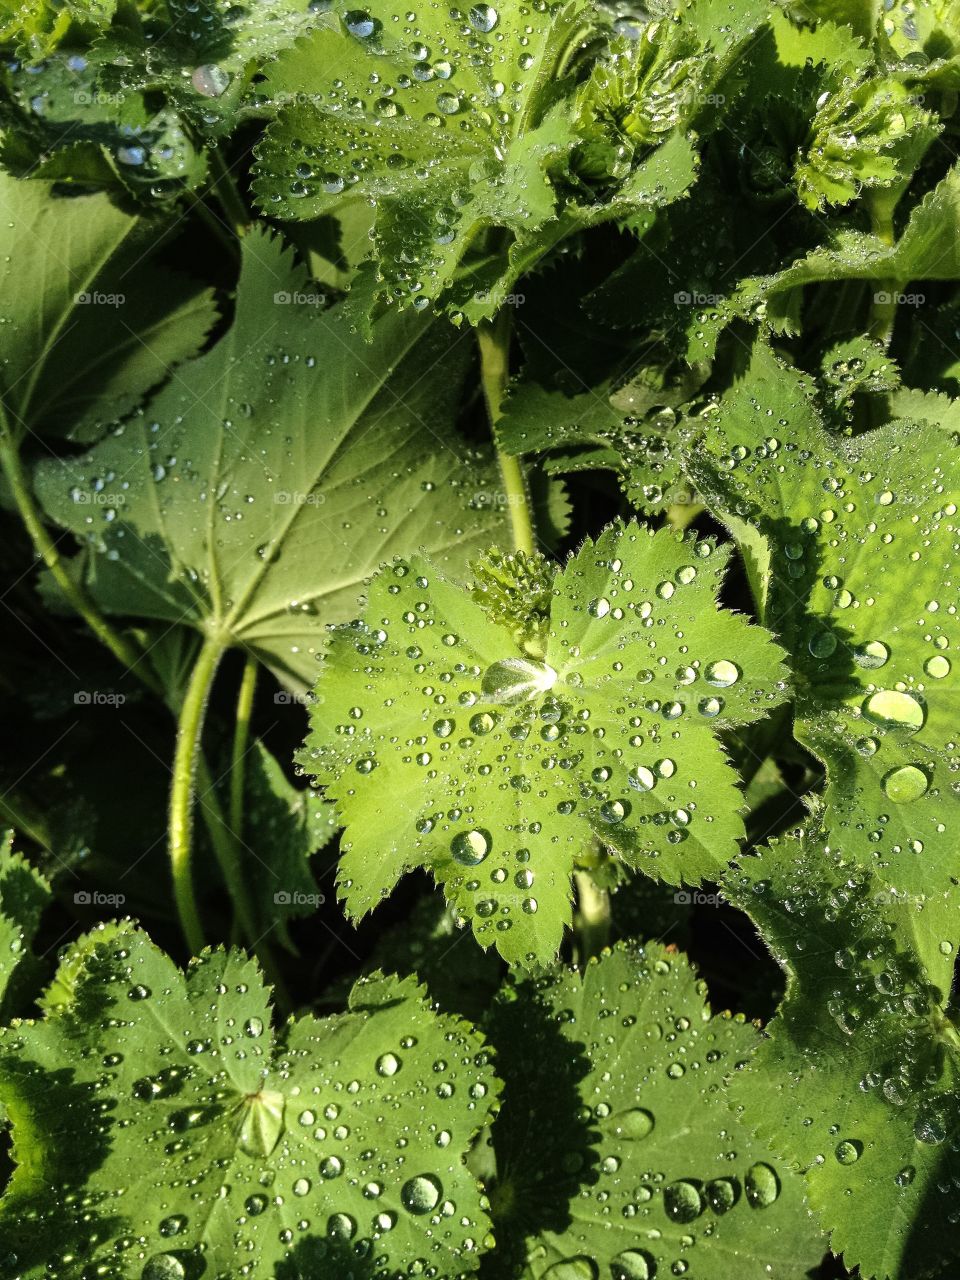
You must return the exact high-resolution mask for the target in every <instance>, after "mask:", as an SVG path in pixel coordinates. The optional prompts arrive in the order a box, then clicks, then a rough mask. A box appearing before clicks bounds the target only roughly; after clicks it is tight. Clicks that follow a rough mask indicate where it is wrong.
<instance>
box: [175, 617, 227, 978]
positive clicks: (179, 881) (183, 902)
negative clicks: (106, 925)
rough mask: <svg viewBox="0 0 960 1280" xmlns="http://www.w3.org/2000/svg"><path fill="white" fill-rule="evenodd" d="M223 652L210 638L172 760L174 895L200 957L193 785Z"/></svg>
mask: <svg viewBox="0 0 960 1280" xmlns="http://www.w3.org/2000/svg"><path fill="white" fill-rule="evenodd" d="M223 651H224V643H223V640H222V639H221V638H220V637H219V636H210V637H208V638H207V639H206V640H205V641H204V644H203V648H202V649H201V650H200V654H199V657H198V658H197V663H196V666H195V667H194V669H193V674H192V675H191V677H190V683H189V684H188V685H187V692H186V696H185V697H184V699H183V706H182V707H181V708H180V715H179V718H178V721H177V749H176V752H175V754H174V757H173V781H172V783H171V788H170V867H171V870H172V872H173V895H174V899H175V901H176V904H177V914H178V915H179V917H180V923H181V925H182V927H183V932H184V935H185V937H186V939H187V944H188V945H189V947H190V950H191V951H192V952H193V954H194V955H197V954H199V952H200V951H201V950H202V948H203V945H204V942H203V929H202V927H201V924H200V913H199V912H198V910H197V900H196V897H195V896H194V892H193V879H192V876H191V869H190V845H191V836H192V834H193V824H192V817H193V815H192V809H193V784H194V775H195V773H196V769H197V755H198V751H199V747H200V735H201V732H202V729H203V717H204V712H205V711H206V706H207V698H208V696H209V694H210V688H211V686H212V684H213V679H214V676H215V675H216V673H217V667H218V665H219V663H220V659H221V658H222V656H223Z"/></svg>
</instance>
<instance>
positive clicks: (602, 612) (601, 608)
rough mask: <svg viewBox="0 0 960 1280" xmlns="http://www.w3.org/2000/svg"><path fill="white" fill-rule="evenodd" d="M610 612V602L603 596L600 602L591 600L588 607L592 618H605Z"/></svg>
mask: <svg viewBox="0 0 960 1280" xmlns="http://www.w3.org/2000/svg"><path fill="white" fill-rule="evenodd" d="M609 612H610V601H609V600H607V599H606V597H605V596H601V597H600V598H599V599H598V600H591V601H590V603H589V604H588V605H587V613H589V614H590V616H591V618H605V617H606V616H607V614H608V613H609Z"/></svg>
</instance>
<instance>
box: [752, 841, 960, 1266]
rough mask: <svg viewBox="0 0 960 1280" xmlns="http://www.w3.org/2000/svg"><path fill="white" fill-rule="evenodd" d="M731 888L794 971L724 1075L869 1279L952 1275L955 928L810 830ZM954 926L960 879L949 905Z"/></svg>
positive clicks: (957, 1069)
mask: <svg viewBox="0 0 960 1280" xmlns="http://www.w3.org/2000/svg"><path fill="white" fill-rule="evenodd" d="M727 886H728V892H730V893H731V894H732V895H733V897H734V900H735V901H736V902H737V904H738V905H739V906H741V907H742V908H743V909H744V910H745V911H748V912H749V913H750V915H751V916H753V918H754V919H755V920H756V922H757V925H758V926H759V928H760V930H761V931H762V934H763V936H764V938H765V939H766V941H767V942H768V944H769V946H770V947H771V949H772V951H773V953H774V955H775V957H776V958H777V960H778V961H779V962H780V964H781V965H782V966H783V968H784V970H785V971H786V974H787V995H786V998H785V1001H784V1003H783V1005H782V1007H781V1009H780V1011H779V1013H778V1014H777V1016H776V1018H775V1019H774V1020H773V1022H772V1023H771V1024H770V1026H769V1028H768V1032H767V1039H766V1041H765V1043H764V1044H763V1045H762V1046H761V1048H760V1050H759V1051H758V1053H757V1054H756V1056H755V1058H754V1060H753V1063H752V1064H751V1065H750V1066H749V1067H748V1068H747V1070H746V1071H744V1072H743V1073H742V1074H740V1075H738V1076H736V1077H735V1078H734V1079H733V1081H732V1082H731V1091H732V1096H733V1099H734V1101H735V1103H736V1104H737V1110H738V1112H739V1114H740V1115H741V1117H742V1119H743V1121H744V1122H745V1123H746V1124H748V1125H749V1126H750V1127H751V1128H753V1129H756V1130H759V1132H760V1134H761V1135H762V1136H763V1137H764V1138H765V1139H766V1141H768V1142H769V1143H770V1144H771V1146H772V1147H773V1149H774V1150H775V1151H777V1152H778V1153H779V1154H780V1155H781V1156H782V1157H783V1158H784V1159H785V1160H789V1161H792V1162H795V1163H796V1164H797V1165H798V1166H799V1168H800V1169H801V1170H802V1171H803V1172H804V1173H805V1174H806V1180H807V1186H808V1188H809V1196H810V1202H811V1204H812V1205H813V1207H814V1208H815V1209H816V1210H817V1211H818V1213H819V1214H820V1217H821V1221H822V1222H823V1225H824V1227H825V1228H826V1229H828V1230H830V1231H831V1232H832V1238H831V1246H832V1248H833V1250H834V1252H836V1253H842V1254H843V1255H844V1259H845V1261H846V1263H847V1265H848V1266H850V1267H856V1266H859V1268H860V1273H861V1274H862V1275H866V1276H876V1277H881V1278H883V1280H885V1278H886V1277H890V1280H911V1277H914V1276H929V1275H946V1274H949V1271H950V1268H951V1267H952V1265H953V1263H954V1260H955V1259H956V1256H957V1251H958V1249H960V1231H958V1221H957V1215H956V1211H955V1200H956V1194H957V1183H956V1177H957V1165H956V1133H957V1125H958V1122H960V1033H958V1030H957V1026H956V1023H955V1021H954V1020H953V1016H952V1014H951V1013H950V1009H949V1003H948V1002H949V998H950V988H951V983H952V979H953V969H954V963H955V959H956V949H957V937H956V930H955V927H954V929H953V933H952V937H948V936H946V935H945V934H944V933H943V932H940V931H939V930H931V928H930V926H929V924H928V921H927V919H926V918H925V917H926V915H929V914H931V913H932V912H933V911H934V909H935V908H934V907H933V906H931V905H929V904H926V905H925V904H923V903H922V902H918V901H917V900H916V899H915V898H912V897H909V896H907V895H898V894H894V893H891V892H890V891H889V890H888V889H886V888H885V887H884V886H883V884H882V883H881V882H880V881H878V880H877V879H876V877H874V876H873V875H872V874H871V873H870V872H869V871H867V872H864V871H863V870H862V869H861V868H860V867H859V866H857V864H856V862H855V861H854V860H852V859H851V858H849V857H848V856H846V855H843V856H841V854H840V853H838V851H837V850H836V849H835V848H831V847H830V844H829V843H828V842H827V841H826V840H825V838H824V834H823V831H822V829H821V828H820V827H819V826H818V825H817V824H816V823H814V824H812V826H811V828H810V830H808V831H807V832H805V833H801V834H800V835H799V836H797V837H795V838H790V839H787V840H784V841H782V842H779V843H776V844H774V845H772V846H771V847H770V848H769V849H766V850H764V851H763V852H762V854H761V855H760V856H759V857H757V858H747V859H744V861H743V862H742V863H741V865H740V867H739V868H738V869H737V870H736V871H735V872H731V873H730V875H729V876H728V879H727ZM944 905H945V908H946V911H947V913H948V918H950V919H951V921H952V922H954V924H955V920H956V913H957V902H956V890H955V889H954V890H952V891H951V893H950V895H949V896H948V899H947V901H946V903H945V904H944Z"/></svg>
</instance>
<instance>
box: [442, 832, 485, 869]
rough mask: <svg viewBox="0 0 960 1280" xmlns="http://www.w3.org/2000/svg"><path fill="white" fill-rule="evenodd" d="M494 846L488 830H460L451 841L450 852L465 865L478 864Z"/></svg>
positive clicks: (473, 865) (472, 865) (474, 865)
mask: <svg viewBox="0 0 960 1280" xmlns="http://www.w3.org/2000/svg"><path fill="white" fill-rule="evenodd" d="M492 847H493V841H492V839H491V837H490V833H489V832H488V831H460V832H458V833H457V834H456V835H455V836H454V837H453V839H452V840H451V842H450V852H451V853H452V854H453V856H454V858H455V859H456V861H457V862H459V863H460V864H461V865H462V866H464V867H476V866H478V865H479V864H480V863H481V862H482V861H483V860H484V858H485V857H486V856H487V854H488V853H489V852H490V850H491V848H492Z"/></svg>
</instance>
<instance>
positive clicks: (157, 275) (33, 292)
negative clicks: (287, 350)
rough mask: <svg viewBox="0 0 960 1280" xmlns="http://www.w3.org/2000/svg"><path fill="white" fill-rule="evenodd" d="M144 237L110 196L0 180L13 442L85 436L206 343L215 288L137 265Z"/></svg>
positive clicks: (5, 386) (4, 376)
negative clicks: (30, 435) (34, 435)
mask: <svg viewBox="0 0 960 1280" xmlns="http://www.w3.org/2000/svg"><path fill="white" fill-rule="evenodd" d="M150 235H152V236H154V237H155V236H156V229H155V228H148V226H147V224H146V223H145V222H144V220H142V219H140V218H136V217H132V216H131V215H130V214H128V213H125V212H123V211H122V210H121V209H119V208H117V207H116V206H115V205H114V204H113V203H111V201H110V200H108V199H107V197H106V196H101V195H93V196H81V197H74V198H71V199H68V198H63V197H56V196H54V195H52V194H51V188H50V187H49V185H48V184H47V183H41V182H23V181H20V180H19V179H16V178H11V177H9V176H7V175H5V174H0V296H2V298H3V301H2V302H0V309H2V314H3V318H4V320H5V324H4V326H3V330H4V361H3V367H2V371H0V400H2V403H3V407H4V410H5V411H6V415H7V419H8V425H9V429H10V430H11V431H12V432H13V433H14V434H15V435H22V434H24V433H25V432H28V431H45V432H51V433H55V434H65V433H66V432H68V431H73V432H75V433H77V434H78V435H80V436H86V437H89V436H90V435H91V434H93V433H95V432H96V430H97V428H98V427H99V426H101V425H103V424H105V423H108V422H111V421H112V420H114V419H115V418H116V417H118V416H119V415H121V414H123V413H125V412H127V411H128V410H130V409H131V408H133V407H134V405H135V404H136V403H137V402H138V401H139V400H140V399H142V397H143V396H144V395H146V393H147V392H148V391H149V390H150V389H151V387H153V386H155V385H156V384H157V383H159V382H161V381H162V380H163V379H164V378H166V377H167V375H168V373H169V372H170V370H171V369H172V368H173V367H174V366H175V365H177V364H178V363H179V362H180V361H182V360H184V359H186V358H187V357H188V356H190V355H193V354H194V353H195V352H196V350H197V349H198V348H199V347H200V346H201V345H202V343H203V340H204V338H205V336H206V334H207V331H208V330H209V328H210V327H211V325H212V324H213V321H214V319H215V318H216V309H215V307H214V304H213V294H212V291H211V290H209V289H201V288H199V287H198V286H197V285H196V284H194V283H193V282H191V281H189V280H187V279H185V278H183V277H179V276H177V275H176V274H175V273H171V272H169V271H164V272H162V273H161V272H160V271H159V270H158V269H157V268H155V267H152V266H150V265H149V264H147V263H144V262H141V261H139V259H141V258H143V257H145V256H146V251H147V250H148V248H149V242H148V239H147V237H148V236H150ZM24 280H29V281H31V282H33V283H32V285H31V288H29V289H25V288H23V287H22V284H23V281H24Z"/></svg>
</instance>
